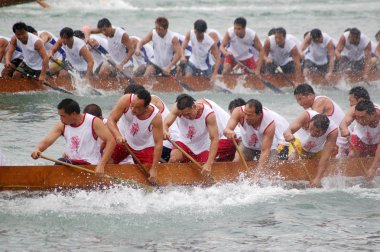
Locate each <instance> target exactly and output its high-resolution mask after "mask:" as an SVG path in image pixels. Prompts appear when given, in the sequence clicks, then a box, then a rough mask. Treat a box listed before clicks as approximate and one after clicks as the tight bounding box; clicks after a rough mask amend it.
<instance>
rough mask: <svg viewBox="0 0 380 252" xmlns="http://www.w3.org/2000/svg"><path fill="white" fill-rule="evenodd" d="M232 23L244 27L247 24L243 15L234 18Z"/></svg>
mask: <svg viewBox="0 0 380 252" xmlns="http://www.w3.org/2000/svg"><path fill="white" fill-rule="evenodd" d="M234 25H240V26H241V27H243V28H245V27H246V26H247V20H246V19H245V18H243V17H238V18H237V19H235V21H234Z"/></svg>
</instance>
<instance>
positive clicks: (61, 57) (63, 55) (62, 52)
mask: <svg viewBox="0 0 380 252" xmlns="http://www.w3.org/2000/svg"><path fill="white" fill-rule="evenodd" d="M44 32H46V33H48V34H49V35H50V36H51V39H50V40H49V41H47V42H46V43H44V46H45V49H46V51H47V52H48V51H50V50H51V48H52V47H53V46H54V45H55V43H57V40H58V39H57V38H56V37H55V36H54V35H53V34H52V33H50V32H48V31H37V35H38V37H41V34H42V33H44ZM53 57H54V59H58V60H65V58H66V53H65V50H63V49H62V48H60V49H59V50H58V51H57V52H56V53H54V55H53Z"/></svg>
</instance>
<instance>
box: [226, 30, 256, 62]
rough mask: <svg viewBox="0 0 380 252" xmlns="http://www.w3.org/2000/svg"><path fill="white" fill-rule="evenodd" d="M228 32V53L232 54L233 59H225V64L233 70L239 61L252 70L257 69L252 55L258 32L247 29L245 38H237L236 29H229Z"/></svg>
mask: <svg viewBox="0 0 380 252" xmlns="http://www.w3.org/2000/svg"><path fill="white" fill-rule="evenodd" d="M227 32H228V35H229V37H230V45H229V47H228V51H229V52H231V54H232V57H227V58H225V59H224V62H225V63H229V64H230V65H231V66H232V68H233V67H234V66H235V65H236V61H239V62H241V63H242V64H244V65H245V66H247V67H248V68H250V69H256V62H255V60H254V58H253V54H252V43H253V41H254V39H255V36H256V32H255V31H254V30H252V29H249V28H246V29H245V35H244V38H240V37H238V36H236V34H235V32H234V27H230V28H228V30H227Z"/></svg>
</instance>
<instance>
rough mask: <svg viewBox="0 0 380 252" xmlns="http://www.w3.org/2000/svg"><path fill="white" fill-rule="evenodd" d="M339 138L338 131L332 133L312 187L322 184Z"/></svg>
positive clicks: (324, 148)
mask: <svg viewBox="0 0 380 252" xmlns="http://www.w3.org/2000/svg"><path fill="white" fill-rule="evenodd" d="M337 138H338V129H336V130H334V131H332V132H331V133H330V134H329V135H328V136H327V139H326V143H325V145H324V147H323V151H322V156H321V159H320V160H319V163H318V168H317V175H316V176H315V178H314V179H313V181H312V182H311V186H313V187H315V186H318V185H319V184H320V183H321V179H322V176H323V173H324V171H325V170H326V168H327V166H328V161H329V159H330V156H331V153H333V152H334V149H335V146H336V139H337Z"/></svg>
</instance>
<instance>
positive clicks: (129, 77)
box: [87, 43, 140, 85]
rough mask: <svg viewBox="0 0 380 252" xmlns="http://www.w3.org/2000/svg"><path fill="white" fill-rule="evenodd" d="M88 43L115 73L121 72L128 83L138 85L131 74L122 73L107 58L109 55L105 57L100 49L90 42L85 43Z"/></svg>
mask: <svg viewBox="0 0 380 252" xmlns="http://www.w3.org/2000/svg"><path fill="white" fill-rule="evenodd" d="M87 44H88V45H90V47H91V48H92V49H94V50H95V52H97V53H98V54H99V55H100V56H102V58H103V59H104V60H105V61H107V62H108V64H110V65H111V66H112V67H113V68H114V69H115V70H116V72H117V73H119V74H121V75H122V76H123V77H124V78H126V79H127V80H128V82H129V83H130V84H133V85H140V84H139V83H138V82H137V81H135V80H134V79H133V78H132V77H131V76H128V75H127V74H126V73H124V72H123V71H120V70H119V69H118V68H117V66H116V64H115V62H113V61H112V60H110V59H109V57H107V55H104V54H103V53H102V52H101V51H99V50H98V49H97V48H95V47H93V46H92V45H91V44H90V43H87Z"/></svg>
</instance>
